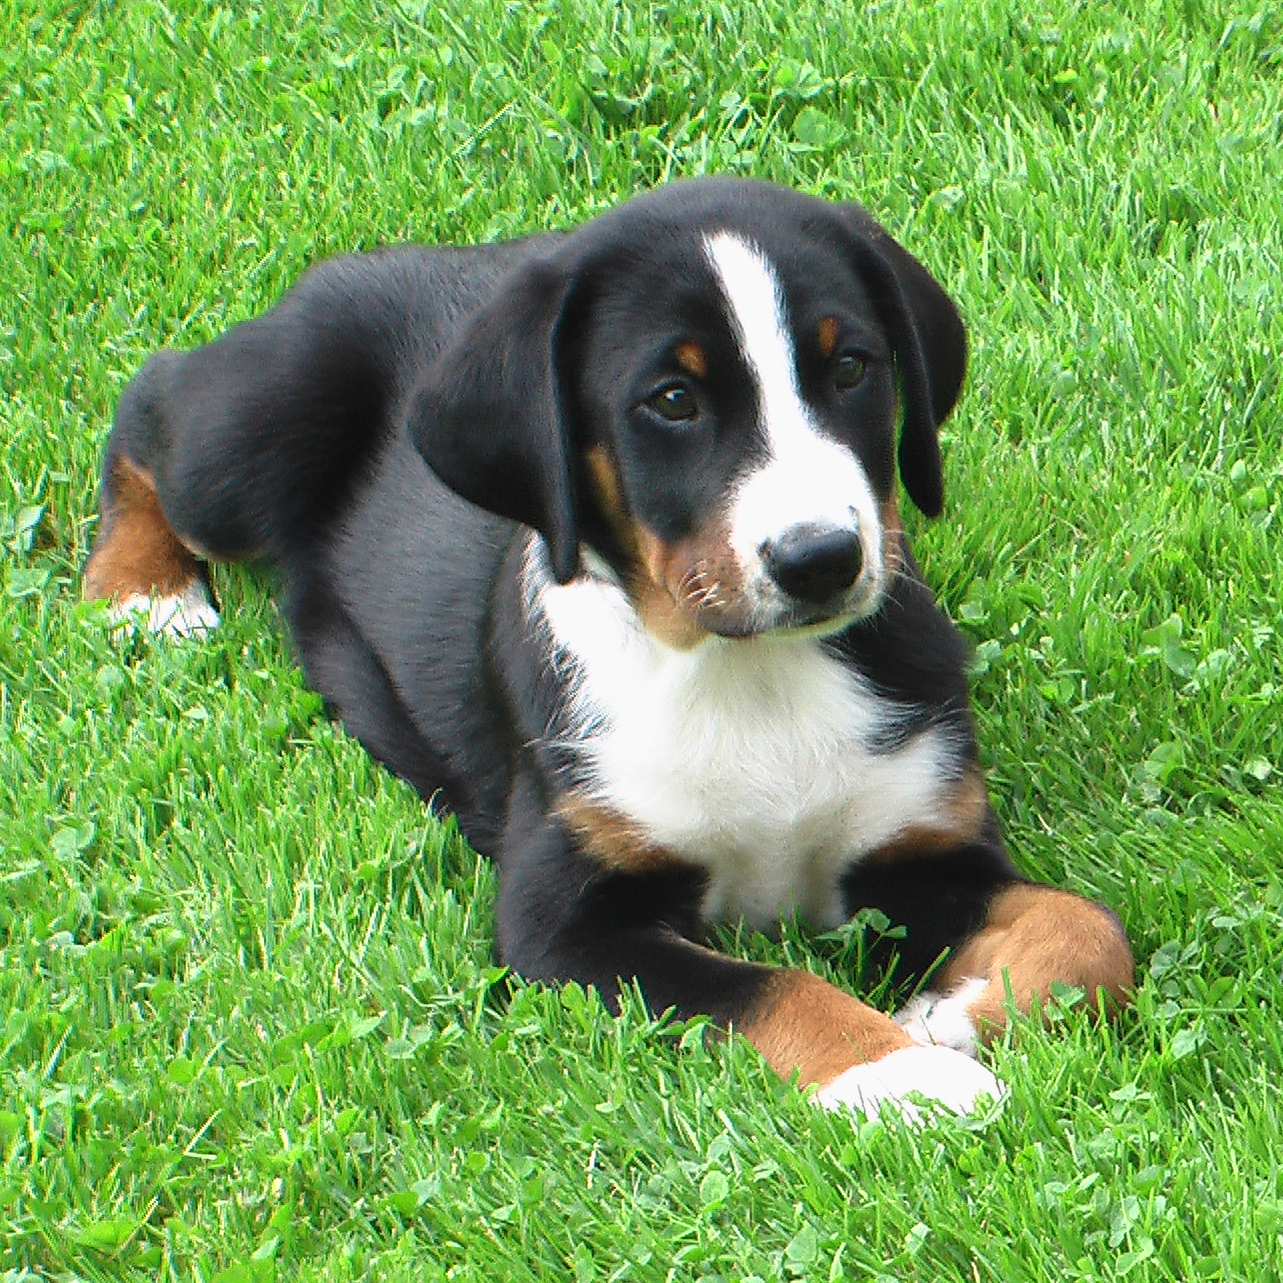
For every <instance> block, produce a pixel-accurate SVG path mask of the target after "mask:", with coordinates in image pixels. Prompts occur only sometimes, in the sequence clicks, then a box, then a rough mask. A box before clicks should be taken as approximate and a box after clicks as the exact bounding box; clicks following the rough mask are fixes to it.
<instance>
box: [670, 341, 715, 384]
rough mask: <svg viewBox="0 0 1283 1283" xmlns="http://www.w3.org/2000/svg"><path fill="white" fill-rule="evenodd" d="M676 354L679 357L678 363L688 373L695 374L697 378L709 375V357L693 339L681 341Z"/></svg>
mask: <svg viewBox="0 0 1283 1283" xmlns="http://www.w3.org/2000/svg"><path fill="white" fill-rule="evenodd" d="M674 355H675V356H676V357H677V364H678V365H680V366H681V367H682V369H683V370H685V371H687V373H689V374H693V375H694V376H695V377H696V378H697V379H703V378H707V377H708V357H707V356H705V355H704V349H703V348H702V347H700V345H699V344H698V343H696V342H695V341H694V340H693V339H690V340H687V341H686V342H685V343H679V344H678V345H677V350H676V352H675V353H674Z"/></svg>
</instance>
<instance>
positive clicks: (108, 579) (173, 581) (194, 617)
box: [83, 422, 218, 636]
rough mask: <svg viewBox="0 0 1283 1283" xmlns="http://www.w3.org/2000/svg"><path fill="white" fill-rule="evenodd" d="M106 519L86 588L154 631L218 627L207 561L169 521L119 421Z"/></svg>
mask: <svg viewBox="0 0 1283 1283" xmlns="http://www.w3.org/2000/svg"><path fill="white" fill-rule="evenodd" d="M99 512H100V523H99V526H98V533H97V536H96V538H95V539H94V544H93V548H92V549H91V551H90V553H89V560H88V561H87V562H86V564H85V570H84V579H83V591H84V595H85V596H86V597H89V598H97V597H105V598H107V599H108V600H109V601H110V602H111V603H112V612H113V614H114V615H115V616H116V617H117V618H118V619H120V620H121V621H122V622H124V621H125V620H126V619H129V618H135V617H136V618H138V619H140V621H141V622H142V623H143V624H144V626H145V627H146V628H147V629H148V630H149V631H151V632H159V633H168V634H171V635H174V636H186V635H189V634H192V633H202V632H206V631H208V630H209V629H211V628H214V627H216V626H217V624H218V611H217V609H216V607H215V605H214V601H213V598H212V595H211V593H210V589H209V579H208V576H207V574H206V571H205V567H204V565H203V564H202V563H201V561H200V560H199V558H198V557H197V555H196V553H195V551H194V550H193V549H192V548H191V547H189V546H188V545H187V544H185V543H184V542H183V540H182V539H181V538H180V537H179V536H178V534H177V532H176V531H175V530H174V528H173V527H172V526H171V525H170V524H169V521H168V520H167V518H166V516H165V513H164V510H163V509H162V507H161V502H160V496H159V494H158V493H157V491H156V481H155V477H154V475H153V474H152V472H151V470H150V469H149V468H148V467H147V466H146V465H145V464H143V463H141V462H139V461H137V460H136V459H134V458H131V456H130V450H129V441H128V433H127V432H122V431H121V424H120V423H119V422H118V424H117V428H116V431H115V432H113V434H112V442H111V445H110V446H109V448H108V451H107V460H106V464H105V466H104V468H103V478H102V490H101V494H100V497H99Z"/></svg>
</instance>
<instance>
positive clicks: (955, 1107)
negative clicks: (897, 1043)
mask: <svg viewBox="0 0 1283 1283" xmlns="http://www.w3.org/2000/svg"><path fill="white" fill-rule="evenodd" d="M1005 1091H1006V1089H1005V1088H1004V1087H1003V1085H1002V1083H1000V1082H999V1081H998V1079H997V1078H995V1077H994V1076H993V1074H991V1073H990V1072H989V1070H987V1069H986V1068H985V1067H984V1066H983V1065H981V1064H978V1063H977V1062H976V1061H974V1060H972V1059H971V1057H970V1056H966V1055H964V1054H963V1053H962V1052H960V1051H954V1050H953V1049H952V1048H950V1047H939V1046H933V1047H901V1048H900V1049H899V1050H898V1051H893V1052H891V1054H890V1055H888V1056H883V1057H882V1058H881V1059H880V1060H872V1061H870V1062H869V1063H868V1064H864V1065H852V1066H851V1068H850V1069H847V1070H844V1071H843V1072H842V1073H840V1074H839V1075H838V1076H837V1077H836V1078H835V1079H833V1081H832V1082H830V1083H828V1084H826V1085H825V1086H824V1087H821V1088H820V1090H819V1091H818V1092H816V1094H815V1100H816V1102H817V1103H818V1104H821V1105H823V1106H824V1107H825V1108H826V1109H852V1110H855V1111H856V1112H857V1113H862V1114H863V1115H864V1116H865V1117H866V1118H877V1117H878V1115H879V1113H880V1112H881V1108H882V1106H883V1105H884V1104H885V1105H889V1106H891V1107H892V1108H893V1109H894V1110H895V1111H896V1112H897V1113H899V1114H900V1115H901V1117H903V1118H904V1119H905V1121H907V1122H911V1123H917V1122H922V1121H923V1120H924V1119H925V1118H926V1117H927V1116H929V1115H930V1113H931V1112H932V1110H933V1108H935V1109H941V1110H945V1111H947V1112H949V1113H954V1114H971V1113H974V1112H975V1110H976V1106H977V1105H978V1104H979V1102H980V1100H981V1099H982V1098H983V1097H986V1096H987V1097H989V1098H990V1099H991V1100H992V1101H994V1102H998V1101H1000V1100H1001V1099H1002V1097H1003V1095H1004V1094H1005ZM910 1097H917V1098H919V1099H916V1100H915V1099H910Z"/></svg>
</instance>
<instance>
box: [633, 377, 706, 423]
mask: <svg viewBox="0 0 1283 1283" xmlns="http://www.w3.org/2000/svg"><path fill="white" fill-rule="evenodd" d="M646 404H647V405H648V406H650V408H651V409H652V410H654V411H655V413H656V414H658V415H659V417H660V418H661V419H667V420H668V421H669V422H670V423H683V422H685V421H687V420H689V419H693V418H694V417H695V416H696V415H697V414H698V413H699V404H698V403H697V402H696V400H695V397H694V395H693V394H692V392H691V390H690V388H688V387H687V386H686V385H685V384H684V383H666V384H664V386H663V387H662V388H660V389H659V390H658V391H657V392H653V393H651V395H650V398H649V399H648V400H647V402H646Z"/></svg>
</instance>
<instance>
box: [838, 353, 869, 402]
mask: <svg viewBox="0 0 1283 1283" xmlns="http://www.w3.org/2000/svg"><path fill="white" fill-rule="evenodd" d="M867 368H868V367H867V366H866V365H865V363H864V358H863V357H862V356H856V355H855V353H854V352H843V353H842V355H841V356H839V357H838V358H837V359H836V360H835V361H834V362H833V386H834V387H835V388H837V390H838V391H839V392H849V391H850V390H851V389H852V388H858V387H859V386H860V384H861V383H863V382H864V372H865V370H866V369H867Z"/></svg>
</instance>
